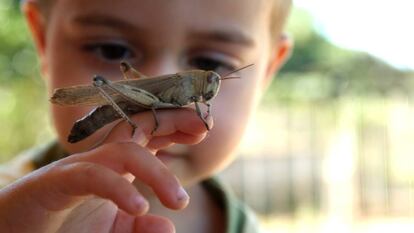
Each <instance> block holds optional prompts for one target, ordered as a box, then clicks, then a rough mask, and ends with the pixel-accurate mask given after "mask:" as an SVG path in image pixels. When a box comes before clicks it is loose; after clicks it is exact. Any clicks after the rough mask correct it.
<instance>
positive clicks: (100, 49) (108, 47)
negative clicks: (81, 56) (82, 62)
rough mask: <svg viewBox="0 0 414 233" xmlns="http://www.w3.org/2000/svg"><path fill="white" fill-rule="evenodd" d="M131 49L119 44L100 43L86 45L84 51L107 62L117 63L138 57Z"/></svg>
mask: <svg viewBox="0 0 414 233" xmlns="http://www.w3.org/2000/svg"><path fill="white" fill-rule="evenodd" d="M129 47H130V46H128V45H125V44H122V43H117V42H98V43H91V44H87V45H85V46H84V50H86V51H87V52H89V53H93V54H94V55H95V56H97V57H98V58H99V59H101V60H103V61H105V62H110V63H116V62H120V61H122V60H130V59H133V58H135V57H136V53H135V52H134V51H133V50H132V49H130V48H129Z"/></svg>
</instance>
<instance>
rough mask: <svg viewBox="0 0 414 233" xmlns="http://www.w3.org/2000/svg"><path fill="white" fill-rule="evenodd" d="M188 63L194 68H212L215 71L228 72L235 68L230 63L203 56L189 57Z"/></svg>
mask: <svg viewBox="0 0 414 233" xmlns="http://www.w3.org/2000/svg"><path fill="white" fill-rule="evenodd" d="M188 65H189V66H191V67H192V68H195V69H200V70H212V71H215V72H217V73H224V72H229V71H232V70H235V69H236V68H235V66H233V65H232V64H230V63H227V62H224V61H221V60H218V59H215V58H210V57H203V56H200V57H194V58H192V59H190V60H189V61H188Z"/></svg>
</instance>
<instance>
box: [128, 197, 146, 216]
mask: <svg viewBox="0 0 414 233" xmlns="http://www.w3.org/2000/svg"><path fill="white" fill-rule="evenodd" d="M132 203H133V205H134V206H135V209H136V210H137V213H139V214H144V213H146V212H147V211H148V209H149V204H148V202H147V200H145V199H144V197H142V196H135V197H134V199H133V201H132Z"/></svg>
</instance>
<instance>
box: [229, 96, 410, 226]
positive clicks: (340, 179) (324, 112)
mask: <svg viewBox="0 0 414 233" xmlns="http://www.w3.org/2000/svg"><path fill="white" fill-rule="evenodd" d="M412 119H414V102H412V101H410V100H407V99H405V98H400V97H393V98H372V99H370V98H355V97H352V98H341V99H338V100H336V101H329V102H326V103H323V102H319V103H306V104H295V105H293V104H292V105H280V106H279V107H272V108H269V107H267V108H266V107H262V110H261V111H260V112H258V114H257V116H256V120H255V121H254V122H253V123H252V124H251V126H250V128H249V130H248V133H247V135H246V137H245V140H244V142H243V144H242V146H241V148H240V150H239V151H240V152H239V154H240V157H239V158H238V159H237V160H236V161H235V162H234V163H233V164H232V165H231V166H230V167H229V168H228V169H226V170H225V171H223V172H222V174H221V175H222V177H223V178H224V179H225V180H227V182H228V183H230V184H231V186H232V187H233V188H234V189H235V192H236V194H237V195H238V196H239V197H241V198H242V199H244V200H245V201H246V202H247V203H248V204H249V205H250V206H251V207H252V208H253V209H255V210H256V211H257V212H258V213H259V214H260V215H262V216H264V217H265V218H266V217H267V218H272V217H281V216H283V217H286V216H287V217H290V218H297V217H300V216H305V217H306V218H309V217H310V218H315V219H316V218H319V217H323V218H337V219H340V220H341V221H344V222H345V223H352V222H356V221H359V219H370V218H395V217H397V218H413V217H414V156H413V155H412V153H413V151H414V120H412ZM413 219H414V218H413ZM411 223H412V227H414V220H413V221H411ZM413 229H414V228H413Z"/></svg>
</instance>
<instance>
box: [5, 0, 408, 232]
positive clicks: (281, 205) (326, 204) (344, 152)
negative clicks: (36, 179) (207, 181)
mask: <svg viewBox="0 0 414 233" xmlns="http://www.w3.org/2000/svg"><path fill="white" fill-rule="evenodd" d="M16 2H17V1H13V0H2V1H1V2H0V22H1V24H0V132H1V137H0V162H4V161H7V160H8V159H10V158H12V157H13V156H14V155H16V154H18V153H19V152H21V151H22V150H25V149H28V148H30V147H32V146H34V145H39V144H44V143H45V142H47V141H49V140H51V139H52V138H53V130H52V128H51V125H50V119H49V118H48V114H47V99H48V97H47V96H46V91H45V87H44V85H43V82H42V80H41V78H40V76H39V70H38V64H37V61H36V55H35V51H34V48H33V46H32V44H31V40H30V38H29V35H28V32H27V28H26V26H25V24H24V22H23V20H22V17H21V15H20V13H19V8H18V4H17V3H16ZM412 9H414V4H413V3H410V1H404V0H395V1H392V2H391V1H381V2H380V1H373V0H365V1H357V0H348V1H340V0H329V1H328V0H313V1H309V0H297V1H296V2H295V9H294V11H293V13H292V15H291V17H290V20H289V25H288V27H287V31H288V33H289V34H290V35H291V36H292V37H293V38H294V40H295V50H294V53H293V56H292V59H291V60H290V61H289V62H288V63H287V64H286V66H285V67H284V68H283V70H282V71H281V73H280V74H279V75H278V77H277V78H276V79H275V81H274V82H273V83H272V86H271V87H270V88H269V91H268V92H267V94H266V95H265V96H264V99H263V101H262V104H261V107H260V109H259V111H258V112H257V113H256V115H255V119H254V120H253V121H252V123H251V124H250V126H249V129H248V132H247V134H246V137H245V139H244V141H243V144H242V145H241V147H240V150H239V151H240V152H239V154H240V156H239V157H238V159H237V160H236V161H235V162H234V163H233V164H232V165H231V166H230V167H229V168H228V169H226V170H225V171H223V172H222V173H221V174H220V175H221V176H222V177H223V179H225V180H226V181H227V182H228V183H229V184H230V185H231V186H232V187H233V188H234V190H235V193H236V194H237V195H238V196H239V197H240V198H242V199H244V200H245V201H246V202H247V203H248V204H249V205H250V206H251V207H252V208H253V209H254V210H255V211H256V212H257V213H258V214H259V217H260V220H261V221H262V222H263V224H264V228H265V229H266V230H267V231H268V232H344V233H345V232H376V233H378V232H379V233H381V232H390V231H394V232H414V156H412V151H414V121H411V120H410V119H414V96H413V94H412V93H413V91H412V90H414V59H413V58H411V57H410V56H411V55H412V54H413V52H414V45H413V41H414V32H413V31H412V25H411V23H412V22H414V16H413V14H411V13H410V11H411V10H412Z"/></svg>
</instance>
